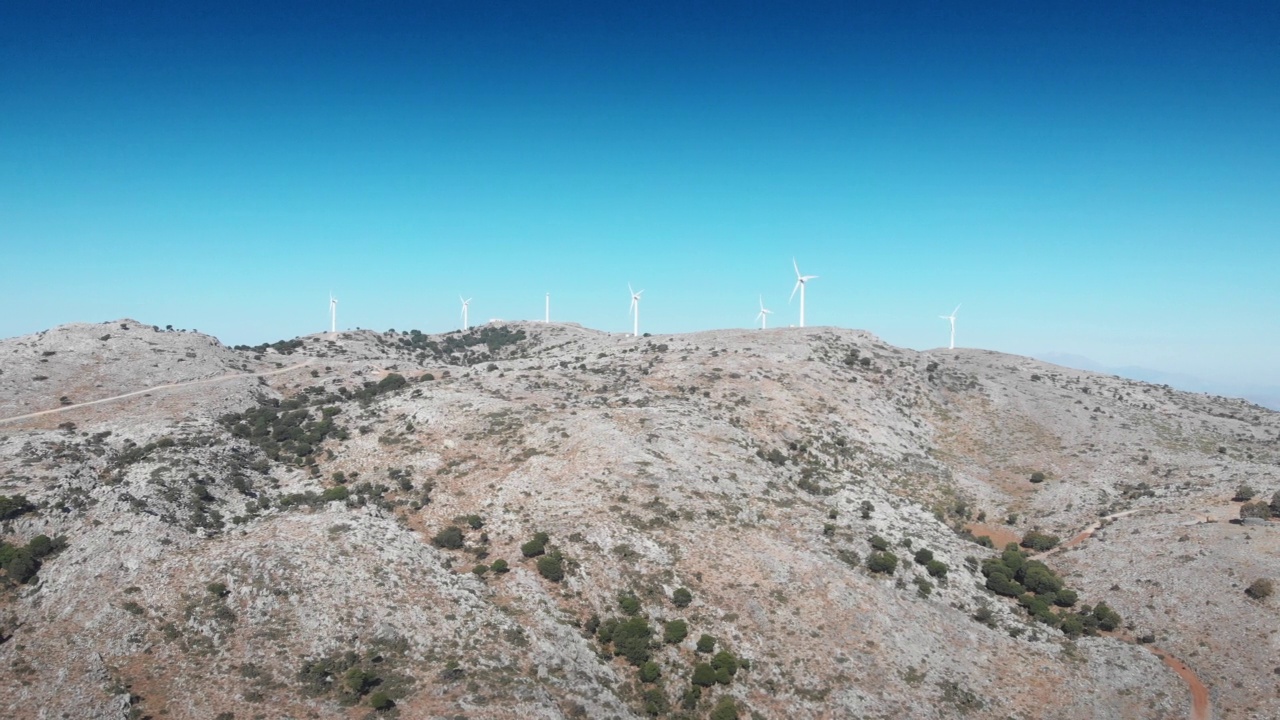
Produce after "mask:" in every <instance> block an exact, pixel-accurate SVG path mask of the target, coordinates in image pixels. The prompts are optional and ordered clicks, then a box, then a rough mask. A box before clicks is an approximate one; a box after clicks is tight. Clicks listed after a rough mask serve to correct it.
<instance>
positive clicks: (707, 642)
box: [698, 633, 716, 653]
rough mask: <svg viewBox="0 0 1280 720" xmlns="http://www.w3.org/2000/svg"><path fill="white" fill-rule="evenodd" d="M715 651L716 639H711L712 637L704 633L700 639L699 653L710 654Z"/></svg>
mask: <svg viewBox="0 0 1280 720" xmlns="http://www.w3.org/2000/svg"><path fill="white" fill-rule="evenodd" d="M715 649H716V639H715V638H713V637H711V636H710V635H707V634H706V633H703V634H702V636H701V637H699V638H698V652H700V653H709V652H711V651H712V650H715Z"/></svg>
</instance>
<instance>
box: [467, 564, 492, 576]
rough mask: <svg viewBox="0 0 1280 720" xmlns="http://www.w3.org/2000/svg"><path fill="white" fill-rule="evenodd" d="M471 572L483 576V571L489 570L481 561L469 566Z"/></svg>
mask: <svg viewBox="0 0 1280 720" xmlns="http://www.w3.org/2000/svg"><path fill="white" fill-rule="evenodd" d="M471 572H473V573H475V574H476V577H484V576H485V573H487V572H489V566H488V565H485V564H484V563H481V564H479V565H476V566H475V567H473V568H471Z"/></svg>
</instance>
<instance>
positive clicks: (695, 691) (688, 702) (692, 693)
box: [680, 665, 715, 710]
mask: <svg viewBox="0 0 1280 720" xmlns="http://www.w3.org/2000/svg"><path fill="white" fill-rule="evenodd" d="M707 668H708V669H710V668H711V666H710V665H708V666H707ZM693 674H694V675H697V674H698V669H697V668H696V667H695V668H694V669H693ZM711 674H712V678H711V679H712V681H713V682H714V680H715V670H712V671H711ZM701 699H702V688H701V687H699V686H698V685H696V684H694V685H690V686H689V688H688V689H687V690H685V691H684V694H683V695H681V696H680V707H682V708H684V709H685V710H693V709H694V708H696V707H698V701H699V700H701Z"/></svg>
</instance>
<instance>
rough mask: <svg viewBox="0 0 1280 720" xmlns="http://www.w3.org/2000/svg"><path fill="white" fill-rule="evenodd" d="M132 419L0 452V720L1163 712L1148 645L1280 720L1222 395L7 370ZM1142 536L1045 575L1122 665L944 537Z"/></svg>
mask: <svg viewBox="0 0 1280 720" xmlns="http://www.w3.org/2000/svg"><path fill="white" fill-rule="evenodd" d="M303 363H306V364H303ZM299 365H300V367H296V368H295V367H294V366H299ZM281 369H285V372H277V373H276V374H273V375H269V376H268V375H261V376H254V375H253V374H254V373H266V372H269V371H278V370H281ZM159 386H172V387H166V388H159ZM147 388H158V389H155V390H153V391H150V392H144V393H140V394H133V395H131V396H130V397H126V398H122V399H120V400H117V401H112V402H105V403H99V404H95V405H90V406H84V407H68V408H67V409H66V410H64V411H60V412H56V413H50V414H46V415H39V416H35V417H29V418H26V419H20V420H16V421H10V422H0V496H4V497H5V498H8V500H9V505H8V510H7V511H6V512H7V514H8V515H9V517H8V519H5V520H4V521H3V523H2V524H0V533H2V536H3V539H4V540H5V541H7V542H8V543H9V544H10V548H11V549H12V548H13V547H15V546H22V545H23V544H24V543H28V542H30V541H31V540H32V539H33V538H35V537H36V536H38V535H45V536H48V537H50V538H61V540H58V541H55V543H54V545H55V546H59V545H61V544H62V542H65V547H62V548H61V549H56V548H55V551H54V552H52V553H51V554H48V555H46V556H45V557H44V558H43V561H42V562H41V564H40V565H39V567H38V572H37V573H36V574H35V575H34V576H31V577H29V578H28V579H27V580H26V582H25V583H23V584H17V583H15V582H14V578H12V577H8V578H0V668H2V671H0V716H4V717H14V718H19V717H21V718H26V717H31V718H36V717H49V718H59V717H75V718H86V717H93V718H128V717H155V718H160V717H164V718H215V717H221V718H232V717H234V718H267V717H270V718H278V717H295V718H307V717H313V718H329V717H350V718H359V717H366V716H370V715H372V716H377V717H381V716H396V715H398V716H399V717H404V718H436V717H439V718H457V717H465V718H562V717H584V718H633V717H645V716H646V715H651V714H658V715H661V716H664V717H690V718H704V717H717V718H727V717H734V716H735V715H734V713H735V712H736V717H742V718H749V717H750V718H783V717H799V718H901V717H910V718H953V717H971V718H1171V717H1185V716H1187V714H1188V712H1189V709H1190V707H1191V697H1190V693H1189V692H1188V689H1187V685H1186V684H1185V683H1184V682H1183V681H1182V680H1181V679H1180V678H1179V677H1178V676H1177V675H1176V674H1175V673H1174V672H1173V671H1172V670H1170V669H1169V668H1168V667H1167V666H1165V665H1164V664H1162V663H1161V661H1160V659H1159V658H1158V657H1157V656H1156V654H1154V653H1153V652H1151V651H1150V650H1151V648H1152V647H1158V648H1159V649H1160V650H1161V651H1163V652H1167V653H1171V654H1173V655H1174V656H1176V657H1177V658H1179V659H1181V660H1182V661H1184V662H1186V663H1187V664H1188V666H1190V667H1191V668H1192V669H1193V670H1194V671H1195V673H1196V674H1198V675H1199V677H1200V678H1201V679H1202V680H1203V681H1204V682H1205V684H1206V685H1208V687H1209V690H1210V699H1211V701H1212V704H1213V708H1214V712H1215V713H1216V714H1217V715H1219V716H1221V717H1257V718H1269V717H1277V716H1280V693H1278V690H1280V687H1278V683H1280V668H1277V667H1275V665H1276V660H1275V658H1276V657H1277V656H1280V638H1278V636H1277V634H1276V628H1277V620H1278V619H1280V616H1278V615H1280V614H1278V612H1277V607H1276V601H1275V598H1272V599H1270V600H1263V601H1257V600H1254V599H1251V598H1249V597H1247V596H1246V595H1245V593H1244V592H1243V590H1244V588H1245V587H1246V586H1247V585H1249V583H1251V582H1252V581H1253V580H1255V579H1258V578H1263V577H1270V578H1280V555H1278V554H1277V533H1278V532H1280V524H1275V523H1247V524H1243V525H1241V524H1233V523H1230V522H1228V521H1229V520H1231V519H1234V518H1235V517H1236V516H1237V515H1238V503H1232V502H1231V501H1230V500H1229V498H1230V497H1231V496H1232V494H1233V492H1234V490H1235V488H1236V487H1237V486H1238V485H1240V484H1242V483H1249V484H1251V485H1253V486H1254V487H1256V488H1258V489H1259V490H1260V491H1264V492H1265V497H1268V498H1269V497H1270V493H1271V492H1272V491H1274V490H1276V489H1280V478H1278V477H1277V459H1278V455H1277V449H1278V447H1277V439H1278V438H1280V415H1277V414H1275V413H1272V412H1270V411H1267V410H1264V409H1262V408H1259V407H1256V406H1252V405H1249V404H1247V403H1244V402H1242V401H1235V400H1227V399H1222V398H1213V397H1207V396H1201V395H1190V394H1185V393H1180V392H1174V391H1172V390H1169V389H1168V388H1164V387H1157V386H1151V385H1146V384H1143V383H1138V382H1133V381H1128V380H1122V379H1119V378H1116V377H1110V376H1102V375H1096V374H1091V373H1087V372H1080V371H1074V370H1067V369H1064V368H1060V367H1056V366H1052V365H1047V364H1045V363H1040V362H1037V361H1034V360H1030V359H1027V358H1021V357H1013V356H1008V355H1002V354H999V353H993V352H985V351H977V350H955V351H948V350H937V351H931V352H915V351H909V350H903V349H899V348H895V347H892V346H889V345H887V344H885V343H883V342H881V341H880V340H878V339H877V338H876V337H874V336H872V335H870V334H868V333H866V332H861V331H854V330H843V329H834V328H808V329H778V330H767V331H743V330H732V331H730V330H724V331H711V332H703V333H696V334H690V335H675V336H654V337H644V338H633V337H627V336H620V335H610V334H605V333H600V332H595V331H591V330H586V329H583V328H581V327H577V326H573V325H557V324H552V325H544V324H537V323H511V324H493V325H488V326H484V327H482V328H480V329H473V330H471V331H470V332H468V333H465V334H463V333H450V334H446V335H435V336H426V335H421V334H418V333H401V332H394V331H390V332H388V333H374V332H369V331H358V332H344V333H340V334H338V335H337V336H330V335H328V334H325V335H314V336H308V337H304V338H299V339H298V340H296V341H291V342H288V343H279V344H277V345H276V346H274V347H259V348H242V349H230V348H226V347H224V346H222V345H221V344H219V343H218V342H217V341H216V340H215V339H213V338H210V337H207V336H203V335H199V334H196V333H189V332H166V331H162V330H159V329H157V328H154V327H153V326H149V325H144V324H141V323H139V322H136V321H133V320H121V321H116V322H111V323H104V324H96V325H90V324H78V325H68V326H64V327H59V328H55V329H52V330H49V331H46V332H43V333H40V334H37V335H33V336H27V337H20V338H12V339H8V340H4V341H0V418H13V417H18V416H24V415H28V414H30V413H33V412H37V411H41V410H46V409H57V408H59V407H62V406H74V405H76V404H77V403H83V402H88V401H93V400H98V399H103V398H109V397H114V396H117V395H124V394H127V393H136V391H139V390H145V389H147ZM1033 472H1041V473H1044V474H1045V476H1046V478H1047V479H1046V480H1045V481H1044V482H1041V483H1035V484H1033V483H1030V482H1028V478H1029V476H1030V475H1031V474H1032V473H1033ZM17 496H22V497H24V498H25V499H26V500H27V501H28V505H26V506H18V505H16V504H15V503H16V502H17V501H16V500H14V498H16V497H17ZM1128 510H1137V511H1138V512H1136V513H1132V514H1129V515H1124V516H1122V517H1119V518H1116V519H1115V520H1112V521H1109V522H1107V523H1104V525H1103V527H1102V528H1100V529H1099V530H1098V531H1097V532H1095V533H1094V535H1093V537H1092V538H1090V539H1089V540H1088V541H1086V542H1083V543H1081V544H1079V545H1077V546H1074V547H1071V548H1069V549H1065V550H1063V551H1061V552H1057V553H1052V554H1050V555H1048V556H1046V557H1045V558H1044V561H1045V562H1046V563H1047V564H1048V565H1049V566H1050V567H1051V568H1053V569H1054V570H1056V571H1058V572H1059V573H1061V574H1062V575H1063V577H1064V578H1065V580H1066V583H1067V584H1068V585H1070V586H1071V587H1073V588H1075V589H1077V590H1078V591H1079V603H1078V605H1077V608H1079V607H1080V606H1082V605H1096V604H1098V603H1099V602H1105V603H1106V604H1107V605H1109V606H1110V607H1112V608H1114V609H1115V610H1116V611H1118V612H1119V613H1120V615H1121V616H1122V617H1123V619H1124V627H1123V628H1121V629H1120V632H1119V633H1111V634H1107V633H1104V634H1102V635H1091V634H1085V635H1083V636H1080V637H1075V638H1072V637H1068V636H1066V635H1064V634H1063V633H1062V632H1060V631H1059V630H1058V629H1055V628H1053V627H1050V626H1049V625H1047V624H1045V623H1043V622H1039V621H1036V620H1034V619H1032V618H1031V617H1030V616H1029V615H1028V614H1027V612H1026V611H1025V610H1023V609H1022V608H1021V607H1019V606H1018V604H1017V602H1015V601H1014V600H1012V599H1009V598H1003V597H1000V596H997V595H994V594H993V593H991V592H989V591H988V590H987V589H986V588H985V587H984V583H985V581H986V579H985V578H984V575H983V572H982V570H981V567H980V564H981V562H982V561H983V560H986V559H987V558H991V557H995V556H996V555H997V553H998V551H997V550H992V549H989V548H987V547H983V546H981V545H979V544H976V543H975V542H973V541H972V538H966V537H965V536H964V534H963V533H962V532H961V530H962V529H963V528H964V527H965V526H966V524H970V523H975V522H978V521H979V518H984V519H985V524H986V525H987V526H993V527H998V528H1000V529H1003V530H1006V531H1010V532H1012V533H1014V534H1016V536H1019V537H1020V536H1022V535H1023V534H1024V533H1025V532H1027V531H1028V530H1031V529H1040V530H1043V531H1045V532H1047V533H1053V534H1056V535H1059V536H1063V537H1067V536H1070V535H1072V534H1074V533H1075V532H1077V531H1079V530H1082V529H1084V528H1085V527H1088V526H1089V525H1090V524H1092V523H1094V522H1096V521H1097V520H1098V519H1099V518H1100V517H1102V516H1105V515H1110V514H1114V513H1120V512H1124V511H1128ZM980 513H981V515H980ZM1015 516H1016V517H1015ZM450 527H454V528H457V531H451V532H444V533H442V532H441V531H443V530H445V529H446V528H450ZM972 527H979V528H981V527H982V525H976V526H972ZM538 533H545V534H546V537H547V541H546V542H545V543H544V546H545V547H544V554H543V555H541V556H538V557H533V558H526V557H524V553H523V552H522V547H521V546H522V545H524V544H526V543H528V542H529V541H530V540H531V539H533V538H534V537H535V535H536V534H538ZM873 536H880V537H881V538H883V539H884V540H886V541H888V543H889V544H890V550H891V551H892V552H893V553H895V554H896V555H897V556H898V558H899V562H898V564H897V566H896V568H895V569H894V570H893V572H891V573H884V572H873V571H872V570H871V568H869V567H868V562H867V561H868V559H869V558H870V557H871V556H872V555H873V552H872V547H871V545H870V544H869V541H870V539H871V538H872V537H873ZM433 540H434V542H433ZM537 544H538V543H534V544H533V545H531V546H527V547H526V548H525V549H526V550H529V551H530V552H536V550H537V548H536V547H534V546H536V545H537ZM921 548H927V549H929V550H930V551H932V554H933V557H934V558H935V559H936V560H939V561H941V563H942V564H943V565H945V568H946V573H945V576H943V577H938V576H937V575H936V574H935V575H931V574H930V573H929V572H927V570H926V566H925V565H921V564H917V563H916V562H914V561H913V559H912V556H913V554H914V553H915V552H916V551H917V550H919V549H921ZM498 560H502V561H505V563H506V564H507V566H508V567H509V570H508V571H507V572H499V571H498V570H499V569H500V567H499V566H500V565H501V563H498V562H495V561H498ZM557 561H558V562H557ZM477 565H483V566H485V567H493V568H494V569H490V570H489V571H488V572H487V573H483V574H479V573H477V572H474V571H473V568H475V567H476V566H477ZM557 570H559V572H557ZM14 572H15V573H16V572H17V571H16V570H15V571H14ZM682 588H683V589H687V590H688V591H689V594H690V595H691V600H690V602H689V603H688V604H687V605H686V606H681V605H682V604H681V605H678V604H677V603H676V602H674V600H675V599H676V596H677V593H676V591H677V590H678V589H682ZM633 596H634V599H633ZM620 598H622V601H621V602H620ZM629 612H630V613H633V614H628V613H629ZM975 616H976V617H977V618H981V621H979V620H978V619H975ZM635 618H639V619H640V620H639V621H637V620H635ZM613 619H617V620H618V621H620V622H619V623H616V624H615V623H613V622H611V620H613ZM676 619H681V620H684V621H685V623H686V626H687V635H686V636H685V637H684V638H683V639H679V640H678V641H676V642H664V629H668V628H670V629H672V630H673V632H674V627H675V626H667V625H666V624H665V623H666V622H667V621H672V620H676ZM646 621H647V627H648V628H650V629H651V630H652V632H653V635H652V636H651V637H650V638H648V639H647V640H646V637H645V636H644V628H645V627H646ZM598 626H599V627H598ZM622 628H628V629H627V630H625V631H624V630H623V629H622ZM610 629H612V630H613V633H614V635H613V638H612V639H613V642H612V643H610V644H606V643H605V640H608V639H610V638H609V630H610ZM675 634H676V635H678V634H679V633H678V632H677V633H675ZM703 634H706V635H710V636H712V637H714V638H715V639H716V645H715V647H714V650H713V652H711V653H700V652H699V650H698V648H697V647H696V645H697V642H698V640H699V638H700V636H702V635H703ZM624 635H626V638H627V639H624V637H623V636H624ZM1143 636H1148V637H1146V638H1144V639H1146V640H1148V641H1154V642H1153V643H1152V645H1150V646H1144V645H1142V644H1138V643H1136V642H1133V641H1132V639H1134V638H1139V637H1143ZM602 637H603V638H604V639H602ZM672 639H674V638H672ZM722 651H728V653H729V654H730V655H731V656H732V658H726V657H725V656H720V657H719V659H718V661H717V662H716V663H715V667H716V669H719V673H718V675H719V678H718V680H719V681H718V682H717V680H716V678H715V677H714V676H715V674H716V673H712V676H707V675H706V673H707V672H710V671H712V670H713V668H705V669H700V673H696V672H695V668H697V666H698V665H699V664H700V663H711V661H712V659H713V658H714V657H716V653H720V652H722ZM645 656H647V657H648V661H647V662H648V663H652V665H646V664H645ZM628 657H630V658H632V659H634V660H636V662H637V664H639V665H641V666H643V667H637V666H635V665H633V664H631V663H629V662H628ZM744 660H745V661H748V662H749V666H748V662H742V661H744ZM733 670H736V673H734V674H731V673H730V672H729V671H733ZM655 672H656V673H657V675H658V677H657V678H656V680H655V681H653V682H645V681H644V680H646V679H652V675H653V674H654V673H655ZM699 674H700V675H701V676H700V677H699ZM642 676H643V678H642ZM695 677H698V679H699V680H701V681H702V682H704V683H706V684H707V686H706V687H700V690H699V691H698V693H697V694H698V695H699V697H696V698H695V697H694V695H695V693H694V692H692V688H694V687H699V686H695V685H693V684H691V680H692V679H694V678H695ZM709 677H710V679H709V680H708V678H709ZM726 698H727V699H726ZM374 706H383V707H384V708H386V709H383V710H375V709H374Z"/></svg>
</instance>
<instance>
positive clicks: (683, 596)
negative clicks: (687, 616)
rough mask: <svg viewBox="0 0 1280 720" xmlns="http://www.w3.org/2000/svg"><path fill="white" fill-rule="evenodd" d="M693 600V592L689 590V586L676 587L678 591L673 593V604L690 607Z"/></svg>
mask: <svg viewBox="0 0 1280 720" xmlns="http://www.w3.org/2000/svg"><path fill="white" fill-rule="evenodd" d="M691 602H693V593H691V592H689V589H688V588H676V591H675V592H673V593H671V604H673V605H675V606H676V607H679V608H682V607H689V603H691Z"/></svg>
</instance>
